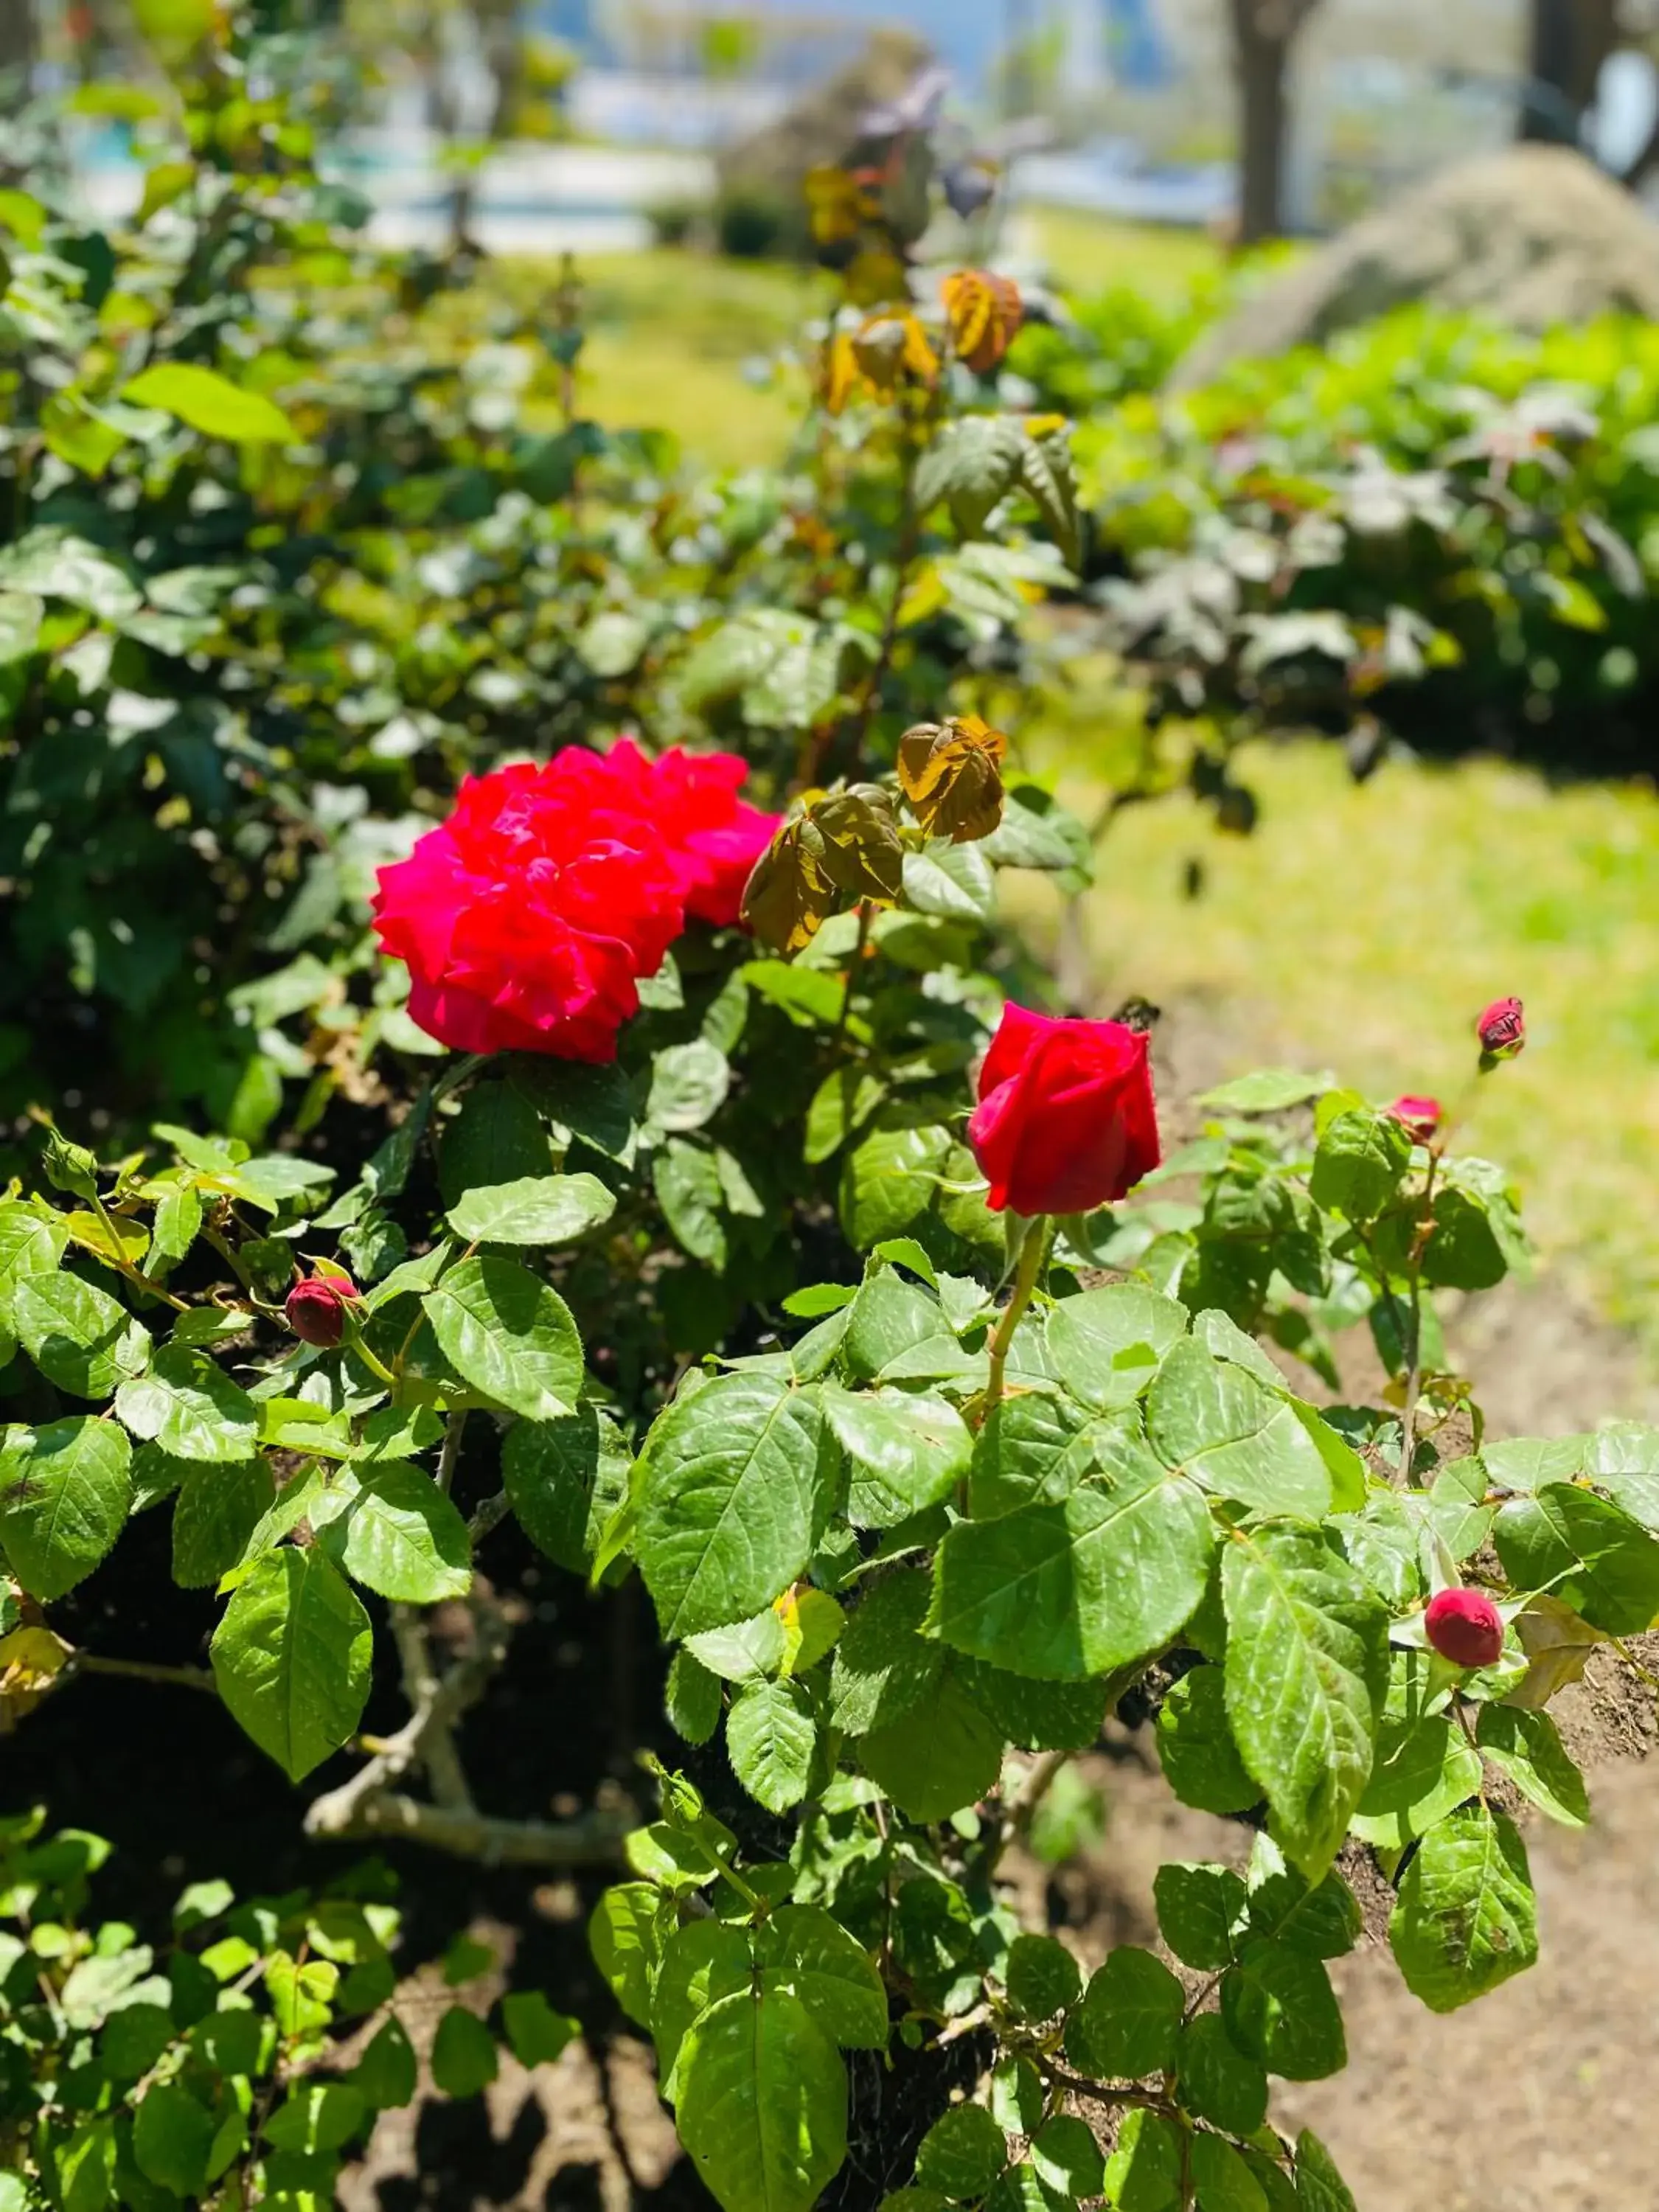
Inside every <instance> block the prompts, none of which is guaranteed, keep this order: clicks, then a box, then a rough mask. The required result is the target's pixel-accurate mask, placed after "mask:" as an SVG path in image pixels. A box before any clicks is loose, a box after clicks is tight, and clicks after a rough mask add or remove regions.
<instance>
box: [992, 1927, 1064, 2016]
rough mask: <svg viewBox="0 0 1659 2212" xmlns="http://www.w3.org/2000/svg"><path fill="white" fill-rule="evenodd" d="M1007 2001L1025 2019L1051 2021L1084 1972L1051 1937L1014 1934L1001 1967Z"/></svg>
mask: <svg viewBox="0 0 1659 2212" xmlns="http://www.w3.org/2000/svg"><path fill="white" fill-rule="evenodd" d="M1003 1980H1004V1982H1005V1983H1006V1985H1007V1990H1008V2002H1010V2004H1012V2006H1013V2007H1014V2008H1015V2010H1016V2011H1017V2012H1019V2013H1021V2014H1023V2015H1024V2017H1025V2018H1026V2019H1027V2020H1031V2021H1039V2020H1052V2019H1053V2018H1054V2015H1055V2014H1056V2013H1061V2012H1064V2011H1065V2009H1066V2006H1067V2005H1069V2004H1070V2003H1071V2002H1072V2001H1073V1998H1074V1997H1075V1996H1077V1994H1078V1992H1079V1990H1081V1988H1082V1987H1083V1971H1082V1969H1081V1967H1079V1965H1078V1962H1077V1960H1075V1959H1074V1958H1073V1956H1072V1954H1071V1953H1070V1952H1069V1951H1068V1950H1067V1949H1066V1946H1065V1945H1064V1944H1063V1943H1060V1942H1056V1941H1055V1940H1054V1937H1053V1936H1016V1937H1015V1938H1014V1940H1013V1942H1012V1943H1011V1944H1010V1945H1009V1947H1008V1963H1007V1965H1006V1966H1005V1967H1004V1969H1003Z"/></svg>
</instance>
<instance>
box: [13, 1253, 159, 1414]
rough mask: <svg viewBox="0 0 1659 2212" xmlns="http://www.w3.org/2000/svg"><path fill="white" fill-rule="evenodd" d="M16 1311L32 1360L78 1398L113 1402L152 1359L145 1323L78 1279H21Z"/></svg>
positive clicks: (34, 1276)
mask: <svg viewBox="0 0 1659 2212" xmlns="http://www.w3.org/2000/svg"><path fill="white" fill-rule="evenodd" d="M11 1311H12V1324H13V1326H14V1328H15V1329H16V1332H17V1334H18V1336H19V1337H20V1338H21V1341H22V1346H23V1349H24V1350H25V1352H27V1353H28V1356H29V1358H31V1359H32V1360H33V1362H34V1364H35V1365H36V1366H37V1367H38V1368H39V1369H40V1372H41V1373H42V1374H43V1375H44V1376H46V1380H47V1382H48V1383H56V1384H57V1385H58V1389H60V1390H67V1391H69V1392H70V1395H71V1396H73V1397H76V1398H109V1397H112V1396H113V1395H114V1394H115V1391H116V1390H117V1389H118V1387H119V1386H120V1384H121V1383H124V1382H125V1381H126V1380H127V1378H128V1377H129V1376H133V1375H138V1374H142V1373H143V1369H144V1366H145V1364H146V1363H147V1362H148V1360H149V1351H150V1341H149V1330H148V1329H147V1328H145V1327H144V1325H143V1322H138V1321H134V1320H133V1319H132V1317H131V1315H129V1314H128V1312H127V1311H126V1310H125V1307H123V1306H120V1305H118V1304H116V1302H115V1300H114V1299H113V1298H112V1297H111V1296H110V1295H109V1293H108V1291H100V1290H99V1289H97V1288H96V1287H95V1286H94V1285H93V1284H91V1283H83V1282H82V1280H81V1278H80V1277H79V1276H78V1275H67V1274H56V1275H45V1274H26V1275H23V1276H21V1278H20V1279H18V1280H17V1281H16V1282H15V1284H14V1285H13V1286H12V1291H11Z"/></svg>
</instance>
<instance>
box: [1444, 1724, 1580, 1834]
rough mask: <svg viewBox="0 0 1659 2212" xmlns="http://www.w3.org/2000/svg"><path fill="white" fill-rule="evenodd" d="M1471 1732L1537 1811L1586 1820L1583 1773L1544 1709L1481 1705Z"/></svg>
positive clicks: (1568, 1822) (1570, 1821)
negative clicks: (1537, 1710) (1538, 1711)
mask: <svg viewBox="0 0 1659 2212" xmlns="http://www.w3.org/2000/svg"><path fill="white" fill-rule="evenodd" d="M1474 1735H1475V1741H1476V1742H1477V1743H1478V1744H1479V1745H1480V1754H1481V1757H1482V1758H1483V1759H1490V1760H1491V1762H1492V1765H1494V1766H1495V1767H1497V1768H1498V1770H1499V1771H1500V1772H1501V1773H1504V1774H1507V1775H1508V1777H1509V1778H1510V1781H1511V1782H1512V1783H1514V1784H1515V1786H1516V1789H1517V1790H1520V1792H1521V1794H1522V1796H1524V1797H1529V1798H1530V1799H1531V1800H1532V1802H1533V1803H1534V1805H1536V1806H1537V1808H1538V1809H1539V1811H1540V1812H1541V1813H1547V1814H1549V1816H1550V1818H1551V1820H1559V1821H1560V1822H1561V1824H1562V1826H1564V1827H1568V1828H1582V1827H1583V1826H1584V1825H1585V1824H1586V1822H1587V1821H1588V1820H1589V1796H1587V1794H1586V1792H1585V1789H1584V1778H1583V1775H1582V1774H1581V1773H1580V1772H1579V1771H1578V1769H1577V1766H1576V1765H1574V1764H1573V1761H1572V1759H1571V1755H1570V1754H1569V1753H1568V1751H1567V1748H1566V1746H1565V1744H1564V1743H1563V1742H1562V1741H1561V1737H1560V1733H1559V1730H1558V1729H1557V1728H1556V1725H1555V1723H1554V1722H1553V1720H1552V1719H1551V1718H1550V1717H1549V1715H1548V1714H1547V1713H1534V1712H1526V1711H1522V1710H1521V1709H1520V1708H1519V1707H1518V1706H1515V1705H1482V1706H1481V1708H1480V1713H1479V1715H1478V1716H1477V1717H1476V1720H1475V1723H1474ZM1464 1794H1465V1795H1466V1796H1467V1795H1468V1792H1467V1791H1466V1792H1465V1793H1464Z"/></svg>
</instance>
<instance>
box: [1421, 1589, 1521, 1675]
mask: <svg viewBox="0 0 1659 2212" xmlns="http://www.w3.org/2000/svg"><path fill="white" fill-rule="evenodd" d="M1424 1626H1425V1628H1426V1629H1427V1630H1428V1634H1429V1641H1430V1643H1431V1644H1432V1645H1433V1646H1434V1648H1435V1650H1437V1652H1438V1653H1439V1654H1440V1656H1441V1657H1442V1658H1443V1659H1449V1660H1450V1661H1451V1662H1452V1664H1453V1666H1454V1667H1490V1666H1491V1665H1492V1662H1493V1660H1494V1659H1496V1658H1497V1656H1498V1653H1499V1652H1500V1651H1501V1650H1503V1649H1504V1620H1503V1616H1502V1614H1501V1613H1499V1612H1498V1607H1496V1606H1495V1605H1494V1604H1493V1603H1492V1600H1491V1599H1490V1598H1489V1597H1488V1596H1487V1595H1486V1592H1485V1590H1477V1589H1443V1590H1438V1591H1437V1592H1436V1594H1435V1595H1434V1596H1433V1597H1431V1599H1430V1600H1429V1609H1428V1612H1427V1613H1425V1615H1424Z"/></svg>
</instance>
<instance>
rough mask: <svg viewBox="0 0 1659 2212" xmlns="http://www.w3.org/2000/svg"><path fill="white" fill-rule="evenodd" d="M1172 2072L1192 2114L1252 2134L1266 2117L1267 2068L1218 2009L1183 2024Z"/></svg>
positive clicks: (1232, 2132) (1241, 2133)
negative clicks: (1238, 2039)
mask: <svg viewBox="0 0 1659 2212" xmlns="http://www.w3.org/2000/svg"><path fill="white" fill-rule="evenodd" d="M1176 2075H1177V2078H1178V2079H1179V2081H1180V2083H1181V2101H1182V2104H1183V2105H1184V2106H1186V2108H1187V2110H1188V2112H1191V2113H1192V2114H1193V2116H1194V2118H1195V2119H1200V2120H1208V2121H1209V2122H1210V2123H1211V2124H1212V2126H1215V2127H1218V2128H1225V2130H1227V2133H1228V2134H1229V2135H1231V2136H1252V2135H1254V2134H1255V2131H1256V2130H1257V2129H1258V2128H1259V2127H1260V2126H1261V2124H1262V2122H1263V2121H1264V2120H1265V2119H1266V2118H1267V2068H1266V2067H1265V2066H1263V2065H1262V2063H1261V2061H1260V2059H1256V2058H1252V2057H1249V2056H1248V2054H1247V2053H1246V2052H1244V2051H1241V2050H1240V2049H1239V2047H1238V2045H1237V2044H1236V2043H1235V2042H1234V2041H1233V2039H1232V2038H1231V2036H1230V2035H1229V2034H1228V2033H1227V2029H1226V2025H1225V2022H1224V2021H1223V2020H1222V2017H1221V2015H1220V2014H1219V2013H1217V2012H1201V2013H1200V2014H1199V2015H1198V2017H1197V2018H1196V2019H1195V2020H1189V2021H1188V2023H1187V2025H1186V2026H1185V2027H1183V2028H1182V2031H1181V2037H1180V2040H1179V2041H1178V2042H1177V2044H1176Z"/></svg>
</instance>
